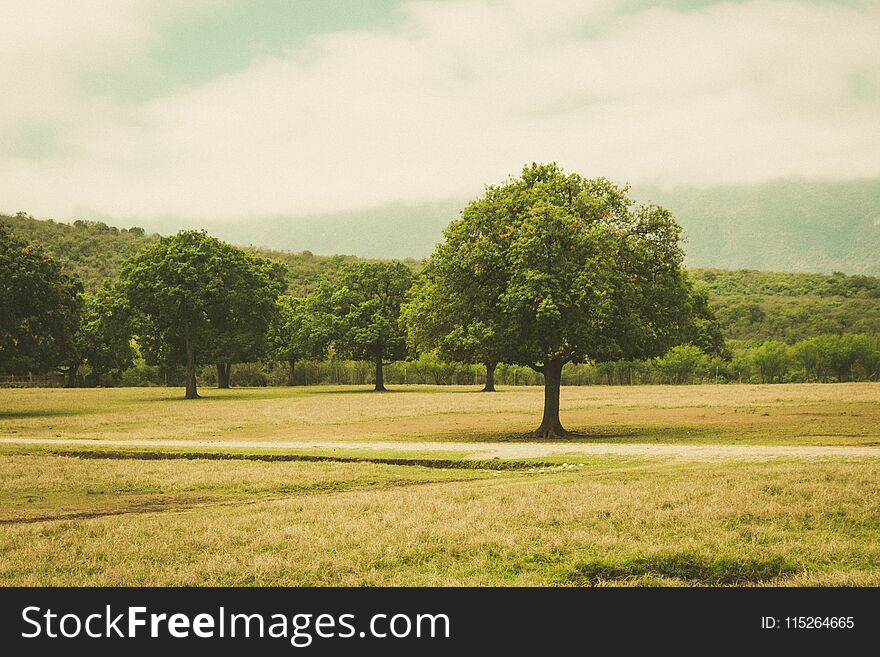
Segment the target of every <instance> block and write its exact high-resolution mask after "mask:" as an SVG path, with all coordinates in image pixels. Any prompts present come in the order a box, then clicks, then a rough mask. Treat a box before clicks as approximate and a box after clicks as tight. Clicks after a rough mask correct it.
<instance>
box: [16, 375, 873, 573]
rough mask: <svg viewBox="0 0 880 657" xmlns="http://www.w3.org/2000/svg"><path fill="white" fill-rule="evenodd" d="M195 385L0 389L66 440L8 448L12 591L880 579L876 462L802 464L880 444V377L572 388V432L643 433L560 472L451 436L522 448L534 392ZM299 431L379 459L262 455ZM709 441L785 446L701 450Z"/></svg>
mask: <svg viewBox="0 0 880 657" xmlns="http://www.w3.org/2000/svg"><path fill="white" fill-rule="evenodd" d="M179 392H180V391H177V390H167V389H143V388H139V389H106V390H3V391H0V437H7V438H37V439H39V438H50V439H58V442H57V444H56V443H54V442H53V444H51V445H49V446H46V445H24V444H19V445H12V444H4V445H0V585H330V584H332V585H395V584H400V585H484V584H499V585H540V584H558V585H575V586H581V585H631V584H649V585H654V584H656V585H666V584H685V585H765V584H782V585H832V586H834V585H867V586H880V541H878V540H877V537H878V535H880V459H878V458H876V457H855V456H844V455H842V453H838V454H837V455H836V456H834V457H833V458H831V457H826V456H816V455H814V457H813V458H811V459H809V460H807V459H801V460H796V459H795V458H794V457H793V456H792V455H794V454H796V453H798V452H797V450H796V449H794V448H792V446H796V445H832V446H834V445H836V446H847V445H848V446H859V445H861V446H871V445H877V444H880V404H878V401H880V386H878V385H877V384H842V385H785V386H717V387H716V386H700V387H662V386H656V387H649V386H645V387H624V388H608V387H591V388H566V389H565V390H564V391H563V408H564V410H563V421H564V422H565V423H566V424H567V425H568V426H569V428H571V429H575V430H579V431H581V432H583V434H585V435H584V436H582V437H581V438H579V439H578V440H580V441H584V442H598V443H608V442H621V443H642V444H640V445H630V446H629V447H628V448H627V447H625V446H624V447H621V448H618V449H619V450H622V449H629V448H638V450H640V451H639V453H638V454H631V455H629V456H624V455H616V456H612V455H604V456H597V455H591V454H578V455H577V456H572V455H564V454H556V455H554V456H551V457H547V456H546V455H544V456H543V457H542V460H544V461H547V460H549V461H552V462H554V463H555V464H556V465H554V466H552V467H547V466H538V465H535V464H534V463H533V464H531V465H532V466H533V467H528V466H529V464H528V463H519V462H512V461H503V460H502V461H494V460H491V459H490V460H487V461H484V462H476V463H475V462H473V461H461V460H460V459H463V458H464V457H465V456H466V455H467V453H468V450H465V449H464V446H463V445H455V444H453V441H463V442H470V445H474V446H477V443H478V442H484V443H485V441H523V440H524V434H525V432H526V431H528V430H529V429H531V428H532V427H533V426H534V424H535V423H536V421H537V417H538V415H539V412H540V405H541V401H542V395H541V390H540V389H537V388H516V389H508V390H505V391H504V392H502V393H499V394H495V395H485V394H480V393H478V392H475V391H474V390H473V389H465V388H429V387H418V388H416V387H411V388H407V389H405V390H404V391H401V392H397V393H389V394H381V395H376V394H371V393H369V392H366V391H363V390H358V389H351V388H344V389H340V388H335V389H334V388H304V389H283V388H276V389H236V390H231V391H216V390H205V391H204V394H205V396H206V398H205V399H203V400H200V401H196V402H187V401H184V400H181V399H178V395H179ZM84 438H85V439H96V441H95V443H94V444H93V445H92V444H90V445H88V446H85V447H84V446H74V445H72V444H65V443H64V439H84ZM101 439H103V440H105V441H106V440H109V439H117V440H118V439H128V440H137V441H145V442H146V443H147V444H148V445H149V447H147V448H144V447H141V448H139V449H138V448H132V447H124V446H118V445H116V446H113V445H110V444H109V443H107V442H105V443H104V444H102V443H101V442H100V441H101ZM160 439H164V440H178V441H183V444H184V446H178V447H176V448H175V447H170V446H165V445H160V444H158V443H157V442H155V441H157V440H160ZM212 440H226V441H241V444H242V445H244V446H246V447H241V448H239V449H238V450H230V449H227V450H224V451H223V454H225V456H226V457H227V459H228V460H211V459H209V458H208V457H207V456H206V453H207V452H211V451H213V452H219V451H220V450H219V449H218V448H217V447H216V446H215V447H206V446H204V445H199V444H198V443H197V442H195V441H201V442H204V441H212ZM308 440H314V441H318V440H325V441H332V440H342V441H348V442H345V443H344V445H346V446H347V447H349V448H353V447H356V446H357V443H356V442H355V441H361V442H362V443H366V442H367V441H389V440H391V441H407V443H406V447H407V448H409V447H410V446H411V447H412V448H413V450H412V451H411V453H410V452H401V451H395V450H393V449H390V448H391V447H394V446H393V445H392V444H391V443H389V442H379V443H377V444H374V445H372V447H371V449H372V451H370V452H369V453H367V451H364V450H361V451H356V450H354V449H339V446H338V445H337V446H336V447H335V448H334V449H330V448H328V449H325V450H316V449H313V448H311V447H309V446H308V445H309V443H307V442H306V441H308ZM151 441H153V442H151ZM297 441H300V443H298V442H297ZM419 441H434V442H433V449H432V450H427V448H424V449H425V450H426V451H424V452H423V453H419V452H417V451H416V450H418V449H419ZM282 442H292V443H294V445H297V446H299V444H302V448H301V449H298V450H296V455H300V456H301V455H306V456H309V455H310V456H311V457H314V456H323V457H325V458H326V457H328V456H329V457H331V458H334V459H353V458H364V457H369V458H372V459H373V460H372V461H360V462H356V461H350V462H334V461H328V462H279V461H261V460H244V459H245V457H246V458H255V457H259V458H264V457H266V456H267V455H268V456H272V455H278V454H280V453H282V452H283V453H284V454H285V455H286V457H287V458H290V457H291V456H292V452H291V451H290V450H289V449H286V450H282V449H280V446H281V444H282ZM437 443H440V444H439V445H438V444H437ZM645 443H671V444H674V445H673V446H678V447H676V449H679V452H680V453H678V452H675V451H674V450H667V453H665V454H663V455H660V454H659V453H657V452H655V451H652V450H651V449H649V448H650V447H651V446H650V445H648V444H645ZM424 444H428V443H424ZM692 444H693V445H699V444H703V445H712V446H714V447H712V449H716V450H722V449H725V448H724V447H723V446H724V445H729V444H745V445H781V446H785V447H786V449H785V450H784V454H785V456H782V455H779V454H777V458H776V460H773V461H761V460H755V459H753V460H751V461H750V462H748V461H740V460H717V459H716V460H705V459H704V460H703V462H698V461H696V460H694V458H693V457H687V453H690V452H694V451H695V450H696V448H693V447H689V446H690V445H692ZM379 445H382V446H388V448H389V449H388V450H387V451H376V449H377V447H378V446H379ZM447 446H448V448H449V450H450V451H442V450H446V448H447ZM483 446H484V447H487V448H490V447H492V446H491V445H489V444H484V445H483ZM397 447H400V446H399V445H398V446H397ZM423 447H424V445H423ZM503 447H511V448H517V449H519V448H523V449H524V448H532V447H534V446H533V445H527V444H525V443H524V442H511V443H509V444H508V445H504V446H503ZM565 447H566V448H569V445H568V444H566V445H565ZM571 447H572V448H574V447H577V448H583V449H587V448H586V447H582V446H579V445H571ZM437 448H440V449H439V450H438V449H437ZM492 448H493V449H495V447H492ZM728 449H729V448H728ZM753 449H754V450H760V449H762V448H760V447H754V448H753ZM774 449H783V448H774ZM807 449H808V448H802V450H807ZM104 450H107V451H104ZM124 450H131V451H132V452H134V451H139V453H138V454H137V455H134V454H131V453H126V452H125V451H124ZM144 450H146V451H147V454H145V453H144ZM451 450H459V451H451ZM471 451H472V450H471ZM514 451H515V450H514ZM851 451H852V452H853V453H855V452H857V451H858V450H851ZM861 451H862V452H864V451H866V450H864V449H863V450H861ZM199 452H201V453H199ZM77 453H80V456H81V457H85V456H88V457H89V458H80V457H77ZM511 453H512V452H511ZM522 453H523V455H525V453H526V452H525V451H523V452H522ZM150 454H152V456H149V455H150ZM645 454H654V456H652V457H651V458H647V457H646V456H645ZM135 456H136V458H135ZM156 456H161V457H162V458H168V459H169V460H148V459H150V458H154V457H156ZM172 456H173V457H174V458H173V459H171V458H170V457H172ZM391 456H393V457H394V458H402V457H406V458H408V459H410V461H409V462H408V464H407V465H400V464H390V463H382V462H378V461H381V460H383V459H387V458H389V457H391ZM507 456H510V454H507ZM196 457H197V458H196ZM232 457H234V458H232ZM790 457H791V458H790ZM484 458H487V457H484ZM420 459H421V460H420ZM425 459H445V461H444V463H438V462H436V461H432V462H431V463H430V465H432V466H435V467H424V465H425V464H426V462H425V461H424V460H425ZM436 466H442V467H436Z"/></svg>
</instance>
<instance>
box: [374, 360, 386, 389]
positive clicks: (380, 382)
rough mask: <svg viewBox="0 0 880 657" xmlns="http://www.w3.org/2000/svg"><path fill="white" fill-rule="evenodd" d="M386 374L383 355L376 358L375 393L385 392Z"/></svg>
mask: <svg viewBox="0 0 880 657" xmlns="http://www.w3.org/2000/svg"><path fill="white" fill-rule="evenodd" d="M385 390H386V388H385V373H384V372H383V371H382V354H381V353H380V354H379V355H378V356H376V387H375V388H374V391H375V392H385Z"/></svg>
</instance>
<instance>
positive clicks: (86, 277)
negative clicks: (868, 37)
mask: <svg viewBox="0 0 880 657" xmlns="http://www.w3.org/2000/svg"><path fill="white" fill-rule="evenodd" d="M0 221H2V222H3V223H5V224H7V225H8V226H10V228H11V230H12V232H13V233H15V234H17V235H19V236H20V237H23V238H25V239H27V240H28V241H33V242H40V243H42V244H44V245H45V246H46V248H47V249H48V251H49V252H50V253H52V254H53V255H55V256H56V257H57V258H59V259H60V260H62V261H63V262H64V264H65V266H66V267H67V269H68V271H70V272H71V273H73V274H75V275H77V276H79V277H80V278H81V279H82V280H83V283H84V285H85V287H86V289H87V290H95V289H97V288H98V287H100V286H101V285H102V283H103V282H104V281H106V280H110V279H112V278H114V277H115V276H116V275H117V274H118V272H119V268H120V267H121V265H122V262H123V261H124V260H125V259H126V258H128V257H129V256H130V255H132V254H133V253H134V252H135V251H136V250H137V249H139V248H140V247H142V246H144V245H146V244H148V243H150V242H151V241H153V240H156V239H158V235H157V234H146V233H145V232H144V231H143V229H141V228H137V227H134V228H129V229H124V228H123V229H119V228H115V227H112V226H107V225H106V224H104V223H101V222H90V221H77V222H75V223H73V224H65V223H57V222H53V221H49V220H45V221H44V220H36V219H33V218H31V217H28V216H26V215H17V216H12V217H8V216H0ZM248 248H250V249H252V250H254V251H256V252H258V253H260V254H262V255H265V256H267V257H271V258H275V259H277V260H281V261H282V262H284V263H286V264H287V266H288V268H289V270H290V278H289V289H290V291H291V292H292V293H294V294H303V293H306V292H308V291H309V290H310V289H312V288H313V287H314V286H315V285H316V284H317V282H318V280H319V279H320V278H321V277H322V276H323V275H324V274H325V273H328V272H333V271H335V270H336V269H338V268H339V267H340V266H341V265H342V264H343V263H345V262H350V261H354V260H357V259H358V258H357V257H355V256H350V255H334V256H320V255H315V254H313V253H311V252H309V251H302V252H299V253H293V252H290V251H282V250H270V249H264V248H257V247H248ZM406 262H407V263H408V264H409V265H410V266H411V267H412V268H413V269H417V268H418V267H419V266H420V261H418V260H414V259H408V260H407V261H406ZM691 274H692V276H693V278H694V279H695V280H696V281H697V282H698V285H700V286H703V287H704V288H705V289H706V290H707V291H708V293H709V297H710V300H711V303H712V305H713V307H714V308H715V311H716V313H717V315H718V318H719V320H720V321H721V325H722V328H723V331H724V334H725V337H727V338H728V339H731V340H735V341H742V342H746V343H756V342H760V341H762V340H765V339H768V338H778V339H782V340H786V341H789V342H794V341H796V340H799V339H801V338H805V337H810V336H812V335H818V334H820V333H845V332H850V333H860V332H880V278H876V277H873V276H865V275H855V276H849V275H844V274H830V275H829V274H792V273H779V272H765V271H755V270H742V269H740V270H722V269H691Z"/></svg>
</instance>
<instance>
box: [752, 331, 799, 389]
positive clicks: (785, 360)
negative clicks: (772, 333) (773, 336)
mask: <svg viewBox="0 0 880 657" xmlns="http://www.w3.org/2000/svg"><path fill="white" fill-rule="evenodd" d="M751 359H752V364H753V365H754V366H755V369H756V370H757V371H758V374H759V375H760V376H761V383H773V382H774V381H777V382H778V381H782V378H783V376H784V375H785V373H786V372H787V371H788V368H789V365H790V364H791V350H790V349H789V347H788V345H787V344H785V343H784V342H780V341H779V340H768V341H767V342H765V343H763V344H762V345H761V346H760V347H757V348H756V349H754V350H752V352H751Z"/></svg>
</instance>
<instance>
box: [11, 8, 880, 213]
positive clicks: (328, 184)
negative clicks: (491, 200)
mask: <svg viewBox="0 0 880 657" xmlns="http://www.w3.org/2000/svg"><path fill="white" fill-rule="evenodd" d="M28 6H30V3H29V5H28ZM58 6H59V5H57V4H55V3H52V7H58ZM108 6H109V7H111V8H115V9H117V10H118V9H119V8H120V7H122V6H123V5H121V4H120V3H110V4H109V5H104V7H103V10H106V9H107V7H108ZM177 6H178V5H177V4H175V5H170V4H162V3H153V2H143V3H132V4H130V5H125V11H122V10H118V11H116V12H115V13H113V12H111V14H112V15H110V16H106V15H105V14H103V13H102V14H101V16H102V17H103V18H102V19H101V20H100V21H98V23H97V24H93V23H92V22H91V21H90V20H89V18H88V15H87V12H86V14H84V15H85V17H83V16H77V17H74V19H75V20H73V22H72V23H67V22H65V21H67V20H68V18H70V17H69V16H67V17H62V18H59V19H57V20H55V21H54V22H52V23H51V24H50V25H49V26H48V27H45V29H44V26H43V25H42V23H35V22H33V21H32V22H31V23H27V17H25V24H27V25H30V27H28V28H27V29H25V30H23V31H21V34H20V36H19V38H18V42H17V46H21V47H22V48H24V50H22V51H17V50H16V48H17V46H16V44H13V45H10V44H8V43H7V44H5V45H4V46H3V48H4V50H3V51H2V52H0V56H2V57H3V60H2V61H3V65H2V72H0V81H2V83H3V84H4V88H5V89H7V95H9V96H13V97H14V99H15V100H14V101H13V103H12V106H11V107H9V106H7V107H5V108H3V109H0V135H4V134H5V135H6V138H5V143H6V145H7V146H6V148H3V147H2V146H0V180H2V181H3V182H2V183H0V186H2V187H0V193H2V198H3V199H4V201H3V202H4V204H9V203H12V204H13V205H14V207H10V208H8V209H9V210H17V209H26V210H29V211H31V212H32V213H34V214H38V215H53V216H56V217H69V216H71V215H72V214H74V213H76V212H77V209H79V210H80V212H81V211H82V209H88V210H90V211H93V212H95V213H96V214H101V215H109V216H113V217H119V218H123V217H125V218H137V217H144V216H157V215H175V216H186V217H189V218H198V219H200V220H203V221H211V220H224V219H233V218H234V219H242V218H247V217H250V216H265V215H269V214H279V215H299V214H305V213H312V212H327V211H342V210H352V209H357V208H360V207H368V206H377V205H381V204H384V203H389V202H421V201H429V200H434V199H440V198H448V197H452V196H461V197H467V196H470V195H474V194H477V193H479V191H480V189H481V186H482V185H483V184H484V183H490V182H495V181H498V180H500V179H501V178H503V177H504V176H505V175H506V174H509V173H516V172H517V170H518V169H519V167H520V166H521V165H522V164H523V163H525V162H529V161H532V160H556V161H559V162H561V163H562V164H563V165H564V166H566V167H567V168H569V169H572V170H576V171H579V172H582V173H584V174H587V175H606V176H610V177H612V178H615V179H617V180H621V181H623V180H629V181H632V182H634V183H638V182H650V183H652V184H663V185H677V184H692V185H708V184H715V183H733V182H737V183H741V182H758V181H764V180H767V179H771V178H775V177H781V176H806V177H822V178H851V177H862V176H878V175H880V159H878V158H877V157H876V154H877V153H878V152H880V124H878V122H877V120H876V117H877V116H878V115H880V71H878V69H877V66H876V62H877V60H878V55H880V46H878V40H877V34H878V33H880V8H878V7H877V5H876V4H864V5H859V6H856V7H851V6H847V5H842V4H839V3H816V2H793V1H776V0H755V1H752V2H745V3H730V2H727V3H710V4H708V5H707V6H704V7H701V8H698V9H694V8H691V9H688V10H680V9H677V8H676V7H675V6H674V4H673V5H670V6H667V7H665V8H664V7H659V8H658V7H654V8H646V9H639V8H637V7H634V6H633V5H632V3H628V2H620V1H607V2H595V3H592V2H591V3H583V2H576V1H574V0H553V1H551V2H542V3H535V2H524V1H521V0H511V1H508V2H502V1H500V0H498V1H490V0H486V1H474V2H463V1H445V2H439V1H438V2H429V1H414V2H408V3H405V4H403V5H402V6H401V7H400V8H399V9H398V10H397V12H396V13H395V15H394V18H393V20H392V21H390V22H388V23H387V24H383V25H382V26H381V27H376V28H372V29H366V28H363V29H358V30H350V31H339V32H332V33H327V34H318V35H314V36H313V37H312V38H311V39H310V40H309V41H308V42H307V44H306V45H305V46H304V47H301V48H298V49H296V50H292V51H290V52H285V53H283V54H281V55H274V56H262V57H259V58H258V59H256V60H254V61H253V62H252V63H251V65H250V66H248V67H246V68H245V69H243V70H240V71H237V72H231V73H229V74H227V75H225V76H221V77H219V78H216V79H214V80H211V81H210V82H208V83H206V84H202V85H200V86H198V87H196V88H191V89H184V90H181V91H177V92H175V93H173V94H171V95H168V96H166V97H161V98H156V99H152V100H149V101H145V102H142V103H138V104H121V103H119V102H117V101H113V100H112V96H109V95H107V94H101V93H98V92H95V91H94V88H89V86H88V85H83V84H82V76H83V75H84V74H85V73H87V72H88V73H90V75H91V76H92V78H94V75H95V71H96V70H98V71H101V70H110V69H112V70H114V71H117V72H118V71H119V70H120V68H122V69H124V68H125V66H126V61H127V58H131V57H135V56H138V53H141V54H142V52H143V50H144V49H146V48H148V47H149V46H150V44H151V43H152V42H153V41H154V40H156V39H160V38H161V34H162V27H163V25H166V24H168V22H169V21H172V20H178V19H179V10H178V9H176V7H177ZM200 10H201V11H207V9H205V8H201V9H200ZM68 13H69V12H68ZM74 13H79V12H74ZM32 16H33V15H31V18H32ZM92 18H94V16H92ZM207 18H209V15H206V19H207ZM62 28H63V29H62ZM11 51H16V53H17V54H13V56H14V59H13V60H7V59H6V56H7V54H9V53H10V52H11Z"/></svg>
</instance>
